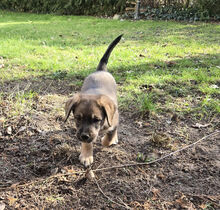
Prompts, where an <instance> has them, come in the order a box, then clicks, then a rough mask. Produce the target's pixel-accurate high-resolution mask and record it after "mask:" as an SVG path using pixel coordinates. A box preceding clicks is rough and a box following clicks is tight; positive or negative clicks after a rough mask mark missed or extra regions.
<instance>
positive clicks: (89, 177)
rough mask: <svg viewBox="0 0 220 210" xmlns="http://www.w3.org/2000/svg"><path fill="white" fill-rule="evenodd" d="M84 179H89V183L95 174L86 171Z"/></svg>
mask: <svg viewBox="0 0 220 210" xmlns="http://www.w3.org/2000/svg"><path fill="white" fill-rule="evenodd" d="M86 178H87V179H89V180H90V181H91V180H93V179H94V178H95V174H94V172H93V171H92V170H88V171H87V172H86Z"/></svg>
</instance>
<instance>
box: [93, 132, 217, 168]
mask: <svg viewBox="0 0 220 210" xmlns="http://www.w3.org/2000/svg"><path fill="white" fill-rule="evenodd" d="M219 133H220V131H216V132H214V133H211V134H209V135H207V136H204V137H203V138H201V139H199V140H198V141H196V142H194V143H192V144H190V145H187V146H185V147H183V148H181V149H178V150H176V151H174V152H171V153H169V154H167V155H164V156H163V157H161V158H158V159H156V160H152V161H150V162H147V163H131V164H125V165H119V166H112V167H108V168H100V169H94V170H93V171H104V170H109V169H115V168H125V167H131V166H140V165H150V164H153V163H156V162H159V161H161V160H163V159H165V158H167V157H170V156H172V155H174V154H176V153H179V152H181V151H183V150H186V149H188V148H189V147H192V146H194V145H196V144H198V143H199V142H201V141H203V140H205V139H207V138H209V137H211V136H215V135H216V134H219Z"/></svg>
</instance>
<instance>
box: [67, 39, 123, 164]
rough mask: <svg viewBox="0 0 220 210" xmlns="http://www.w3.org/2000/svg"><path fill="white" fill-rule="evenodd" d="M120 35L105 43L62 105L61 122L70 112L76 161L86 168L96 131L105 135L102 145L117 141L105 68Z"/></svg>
mask: <svg viewBox="0 0 220 210" xmlns="http://www.w3.org/2000/svg"><path fill="white" fill-rule="evenodd" d="M121 36H122V35H121ZM121 36H119V37H118V38H116V39H115V40H114V41H113V42H112V43H111V44H110V45H109V47H108V49H107V51H106V52H105V54H104V56H103V58H102V59H101V61H100V63H99V65H98V67H97V71H96V72H94V73H92V74H90V75H89V76H88V77H87V78H86V79H85V80H84V83H83V86H82V88H81V91H80V92H79V93H76V94H75V95H74V96H73V97H72V98H71V99H69V100H68V101H67V102H66V105H65V112H66V116H65V121H66V120H67V119H68V117H69V115H70V113H71V112H72V113H73V115H74V119H75V124H76V128H77V137H78V139H79V140H80V141H81V142H82V145H81V153H80V156H79V160H80V162H81V163H82V164H84V165H85V166H86V167H87V166H89V165H90V164H92V163H93V145H92V144H93V142H94V141H96V139H97V137H98V135H99V134H102V133H103V134H105V136H104V137H103V139H102V144H103V146H110V145H112V144H116V143H117V142H118V135H117V127H118V122H119V114H118V107H117V106H118V104H117V93H116V82H115V79H114V78H113V76H112V75H111V74H110V73H109V72H107V71H106V65H107V61H108V58H109V55H110V53H111V51H112V50H113V48H114V47H115V46H116V44H117V43H118V42H119V41H120V39H121Z"/></svg>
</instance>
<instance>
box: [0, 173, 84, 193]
mask: <svg viewBox="0 0 220 210" xmlns="http://www.w3.org/2000/svg"><path fill="white" fill-rule="evenodd" d="M84 173H86V171H74V172H71V173H66V174H55V175H52V176H49V177H47V178H46V179H38V180H35V181H32V182H28V183H25V184H20V185H16V184H12V185H11V186H9V187H2V188H0V190H9V189H12V188H21V187H25V186H28V185H32V184H37V183H40V182H45V181H48V180H50V179H52V178H56V177H61V176H70V175H74V174H84Z"/></svg>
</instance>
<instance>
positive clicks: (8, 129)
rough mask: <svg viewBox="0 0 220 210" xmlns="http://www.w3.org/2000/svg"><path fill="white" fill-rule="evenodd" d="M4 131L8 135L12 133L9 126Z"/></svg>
mask: <svg viewBox="0 0 220 210" xmlns="http://www.w3.org/2000/svg"><path fill="white" fill-rule="evenodd" d="M6 132H7V134H8V135H11V134H12V128H11V126H9V127H7V129H6Z"/></svg>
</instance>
